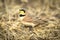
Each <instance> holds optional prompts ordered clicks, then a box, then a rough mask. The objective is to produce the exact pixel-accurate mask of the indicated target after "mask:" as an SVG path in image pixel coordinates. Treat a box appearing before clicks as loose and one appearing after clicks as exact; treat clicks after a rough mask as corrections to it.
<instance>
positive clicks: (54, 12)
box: [0, 0, 60, 40]
mask: <svg viewBox="0 0 60 40" xmlns="http://www.w3.org/2000/svg"><path fill="white" fill-rule="evenodd" d="M23 1H24V0H23ZM23 1H21V4H20V6H19V2H18V1H17V2H16V3H15V4H14V3H13V2H12V4H11V5H9V4H8V5H9V6H8V7H10V10H8V9H7V8H4V7H2V6H3V3H2V2H0V8H1V9H0V40H60V4H59V3H60V0H51V1H49V0H46V1H44V0H39V1H41V2H40V4H39V6H36V7H37V8H36V10H37V11H38V12H39V13H40V11H42V12H43V14H41V15H40V18H41V19H42V21H41V22H40V25H38V26H37V27H34V28H33V29H32V30H31V31H30V30H29V27H23V26H24V25H22V24H21V23H20V20H19V17H18V14H17V12H18V9H19V7H22V6H23V4H24V3H28V4H29V3H30V4H32V3H33V1H34V0H33V1H30V2H28V0H25V1H24V2H23ZM43 1H44V2H43ZM30 4H29V5H30ZM36 5H37V3H36ZM28 7H30V6H28ZM33 7H35V6H33ZM38 8H39V9H38ZM6 9H7V10H6ZM30 9H31V8H30ZM36 10H35V11H36ZM44 10H45V11H44ZM30 12H32V11H31V10H30ZM44 13H45V14H44Z"/></svg>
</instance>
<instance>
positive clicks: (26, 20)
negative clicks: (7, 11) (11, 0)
mask: <svg viewBox="0 0 60 40" xmlns="http://www.w3.org/2000/svg"><path fill="white" fill-rule="evenodd" d="M28 15H29V14H28V13H27V12H26V10H25V9H20V10H19V18H20V21H21V23H22V24H24V25H27V26H32V27H34V26H35V24H34V23H33V19H32V17H31V16H28Z"/></svg>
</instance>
